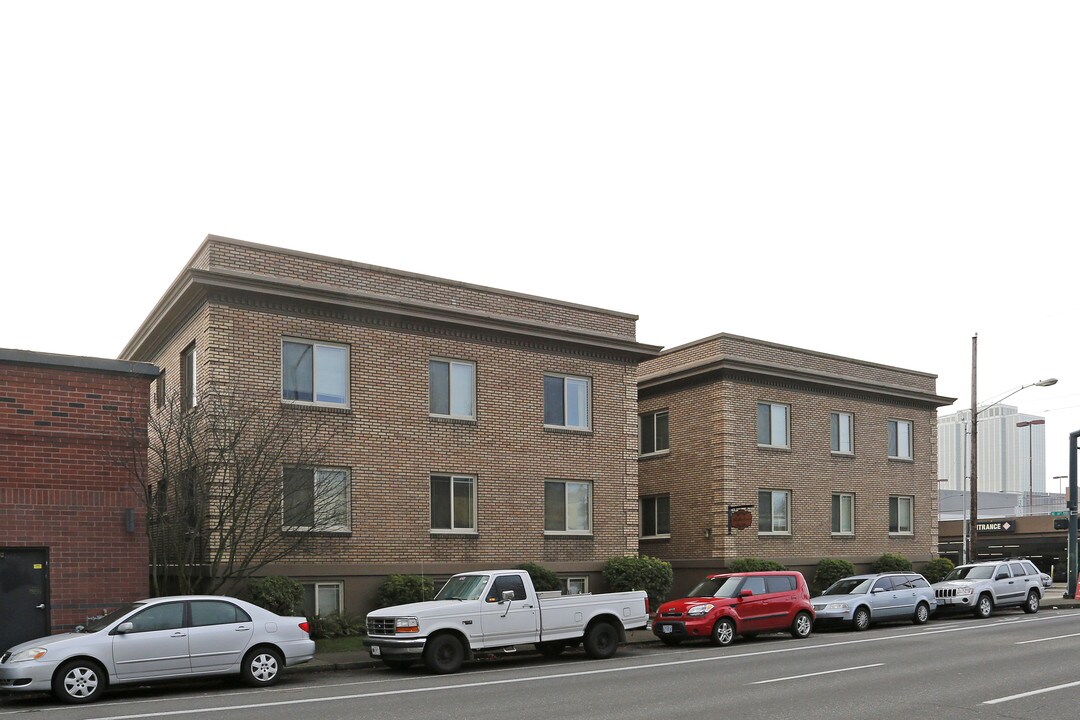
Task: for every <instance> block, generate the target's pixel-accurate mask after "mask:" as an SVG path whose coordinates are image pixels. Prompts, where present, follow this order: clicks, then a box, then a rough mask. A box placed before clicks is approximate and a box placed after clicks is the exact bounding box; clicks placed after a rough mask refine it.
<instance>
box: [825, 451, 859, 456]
mask: <svg viewBox="0 0 1080 720" xmlns="http://www.w3.org/2000/svg"><path fill="white" fill-rule="evenodd" d="M829 454H830V455H832V456H833V457H834V458H853V457H855V453H853V452H837V451H836V450H832V451H830V453H829Z"/></svg>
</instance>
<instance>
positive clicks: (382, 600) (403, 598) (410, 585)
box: [375, 575, 435, 608]
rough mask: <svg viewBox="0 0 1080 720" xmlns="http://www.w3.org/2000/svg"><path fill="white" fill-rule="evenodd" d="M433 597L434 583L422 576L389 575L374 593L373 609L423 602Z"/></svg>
mask: <svg viewBox="0 0 1080 720" xmlns="http://www.w3.org/2000/svg"><path fill="white" fill-rule="evenodd" d="M433 597H435V583H433V582H431V579H430V578H427V577H424V576H423V575H390V576H388V577H387V578H386V580H384V581H383V584H382V585H380V586H379V589H378V590H376V591H375V607H378V608H384V607H390V606H391V605H405V604H406V603H414V602H423V601H424V600H430V599H431V598H433Z"/></svg>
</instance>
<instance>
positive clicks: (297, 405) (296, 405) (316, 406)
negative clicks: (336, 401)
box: [281, 400, 352, 415]
mask: <svg viewBox="0 0 1080 720" xmlns="http://www.w3.org/2000/svg"><path fill="white" fill-rule="evenodd" d="M281 407H282V408H289V409H290V410H304V411H308V412H311V411H314V410H322V411H328V412H334V413H341V414H343V415H344V414H347V413H351V412H352V408H350V407H349V406H348V405H330V404H327V403H313V402H301V401H299V400H282V401H281Z"/></svg>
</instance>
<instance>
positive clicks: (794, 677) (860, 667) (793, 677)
mask: <svg viewBox="0 0 1080 720" xmlns="http://www.w3.org/2000/svg"><path fill="white" fill-rule="evenodd" d="M884 664H885V663H874V664H873V665H857V666H855V667H849V668H837V669H836V670H822V671H821V672H814V673H806V674H805V675H789V676H787V677H782V678H773V679H772V680H758V681H757V682H752V683H750V684H751V685H768V684H769V683H775V682H784V681H785V680H802V679H803V678H808V677H817V676H818V675H832V674H833V673H842V672H851V671H852V670H866V669H867V668H876V667H881V666H882V665H884Z"/></svg>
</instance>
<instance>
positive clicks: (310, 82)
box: [0, 0, 1080, 486]
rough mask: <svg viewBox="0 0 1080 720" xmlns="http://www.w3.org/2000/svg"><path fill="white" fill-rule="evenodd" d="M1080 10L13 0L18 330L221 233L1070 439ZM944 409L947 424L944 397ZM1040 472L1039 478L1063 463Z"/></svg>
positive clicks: (11, 261)
mask: <svg viewBox="0 0 1080 720" xmlns="http://www.w3.org/2000/svg"><path fill="white" fill-rule="evenodd" d="M1078 27H1080V3H1077V2H1075V1H1070V2H1040V3H1019V2H987V1H985V0H983V1H979V2H940V0H935V1H934V2H903V3H880V2H868V1H866V0H859V1H858V2H807V1H805V0H803V1H800V2H743V3H732V2H703V3H680V2H664V3H659V2H656V3H639V2H627V1H626V0H622V1H620V2H612V3H607V2H587V1H583V0H576V1H575V2H553V1H551V0H548V1H546V2H539V3H522V2H507V1H505V0H503V1H500V2H464V3H463V2H431V3H426V2H401V1H399V0H393V1H390V0H387V1H385V2H379V3H360V2H350V3H325V2H310V1H308V2H295V3H280V2H276V3H275V2H257V3H248V2H243V3H239V2H221V1H218V2H211V3H205V2H191V1H188V2H183V3H161V2H130V3H118V2H102V1H100V0H96V1H95V2H49V3H38V2H15V1H11V0H5V1H4V2H2V3H0V67H2V68H3V71H2V74H0V88H2V95H0V97H2V100H0V103H2V105H0V107H2V112H0V130H2V132H0V242H2V243H3V253H2V256H0V258H2V259H0V267H2V268H3V272H2V274H0V300H2V303H3V305H2V308H3V310H2V315H0V347H11V348H23V349H30V350H39V351H47V352H60V353H71V354H79V355H91V356H102V357H116V355H117V354H118V353H119V352H120V350H121V349H122V348H123V346H124V345H125V343H126V342H127V340H128V339H129V338H130V337H131V335H132V334H133V333H134V331H135V329H136V328H137V327H138V325H139V324H140V322H141V321H142V320H143V318H144V317H145V316H146V315H147V313H148V312H149V311H150V309H151V308H152V306H153V305H154V303H156V302H157V300H158V299H159V298H160V296H161V295H162V293H163V292H164V291H165V289H166V287H167V286H168V285H169V283H170V282H171V281H172V280H173V279H174V278H175V276H176V275H177V274H178V273H179V271H180V270H181V268H182V267H183V265H184V263H185V262H186V261H187V260H188V259H189V257H190V256H191V255H192V253H193V252H194V251H195V249H196V247H197V246H198V244H199V243H200V242H201V241H202V240H203V238H204V237H205V236H206V235H207V234H209V233H214V234H218V235H225V236H229V237H235V238H240V239H243V240H250V241H253V242H260V243H266V244H270V245H277V246H282V247H287V248H294V249H298V250H305V251H310V252H316V253H322V254H326V255H331V256H335V257H342V258H347V259H350V260H357V261H361V262H367V263H373V264H377V265H385V266H389V267H394V268H400V269H403V270H409V271H414V272H420V273H427V274H432V275H437V276H441V277H447V278H453V279H456V280H463V281H468V282H473V283H479V284H483V285H490V286H494V287H500V288H506V289H510V290H515V291H519V292H525V293H531V294H536V295H541V296H546V297H552V298H557V299H561V300H568V301H572V302H577V303H584V304H588V305H595V306H599V307H604V308H610V309H614V310H620V311H625V312H632V313H636V314H638V315H639V316H640V318H641V319H640V321H639V323H638V339H639V340H641V341H643V342H646V343H652V344H657V345H664V346H667V347H672V346H675V345H679V344H682V343H685V342H688V341H690V340H694V339H697V338H701V337H704V336H707V335H711V334H714V333H717V332H731V333H738V334H742V335H747V336H750V337H755V338H762V339H765V340H770V341H775V342H780V343H786V344H790V345H795V346H799V347H805V348H810V349H814V350H820V351H824V352H829V353H835V354H839V355H846V356H851V357H855V358H859V359H863V360H870V361H874V362H879V363H884V364H890V365H898V366H901V367H906V368H913V369H917V370H922V371H927V372H931V373H936V374H937V375H938V376H939V380H938V392H939V393H941V394H943V395H947V396H952V397H956V398H958V402H957V406H958V407H965V406H967V405H969V404H970V387H971V336H972V335H973V334H974V333H976V332H977V333H978V334H979V370H978V372H979V391H978V396H979V400H980V401H983V400H986V401H992V400H993V399H995V398H997V397H1000V396H1002V395H1004V394H1005V393H1007V392H1009V391H1011V390H1013V389H1016V388H1018V387H1020V386H1021V385H1024V384H1027V383H1031V382H1035V381H1036V380H1040V379H1043V378H1046V377H1051V376H1052V377H1058V378H1060V382H1059V383H1058V385H1056V386H1055V387H1051V388H1031V389H1028V390H1024V391H1023V392H1022V393H1019V394H1017V395H1016V396H1014V397H1013V398H1011V399H1010V400H1009V402H1010V403H1015V404H1017V405H1018V406H1019V407H1020V408H1021V410H1022V411H1025V412H1030V413H1034V414H1039V415H1045V417H1046V422H1047V424H1046V429H1047V456H1048V457H1047V470H1048V476H1053V475H1064V474H1066V473H1067V472H1068V433H1069V432H1070V431H1073V430H1078V429H1080V361H1078V350H1080V342H1078V340H1077V333H1078V329H1080V314H1078V313H1077V303H1076V288H1077V281H1076V277H1077V274H1078V272H1080V268H1078V263H1077V259H1078V257H1080V252H1078V247H1077V238H1078V224H1080V212H1078V210H1080V208H1078V199H1080V83H1078V71H1080V43H1078V42H1077V40H1076V32H1077V28H1078ZM948 411H949V412H951V411H952V409H950V410H948ZM1048 482H1050V483H1051V486H1052V481H1049V480H1048Z"/></svg>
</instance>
